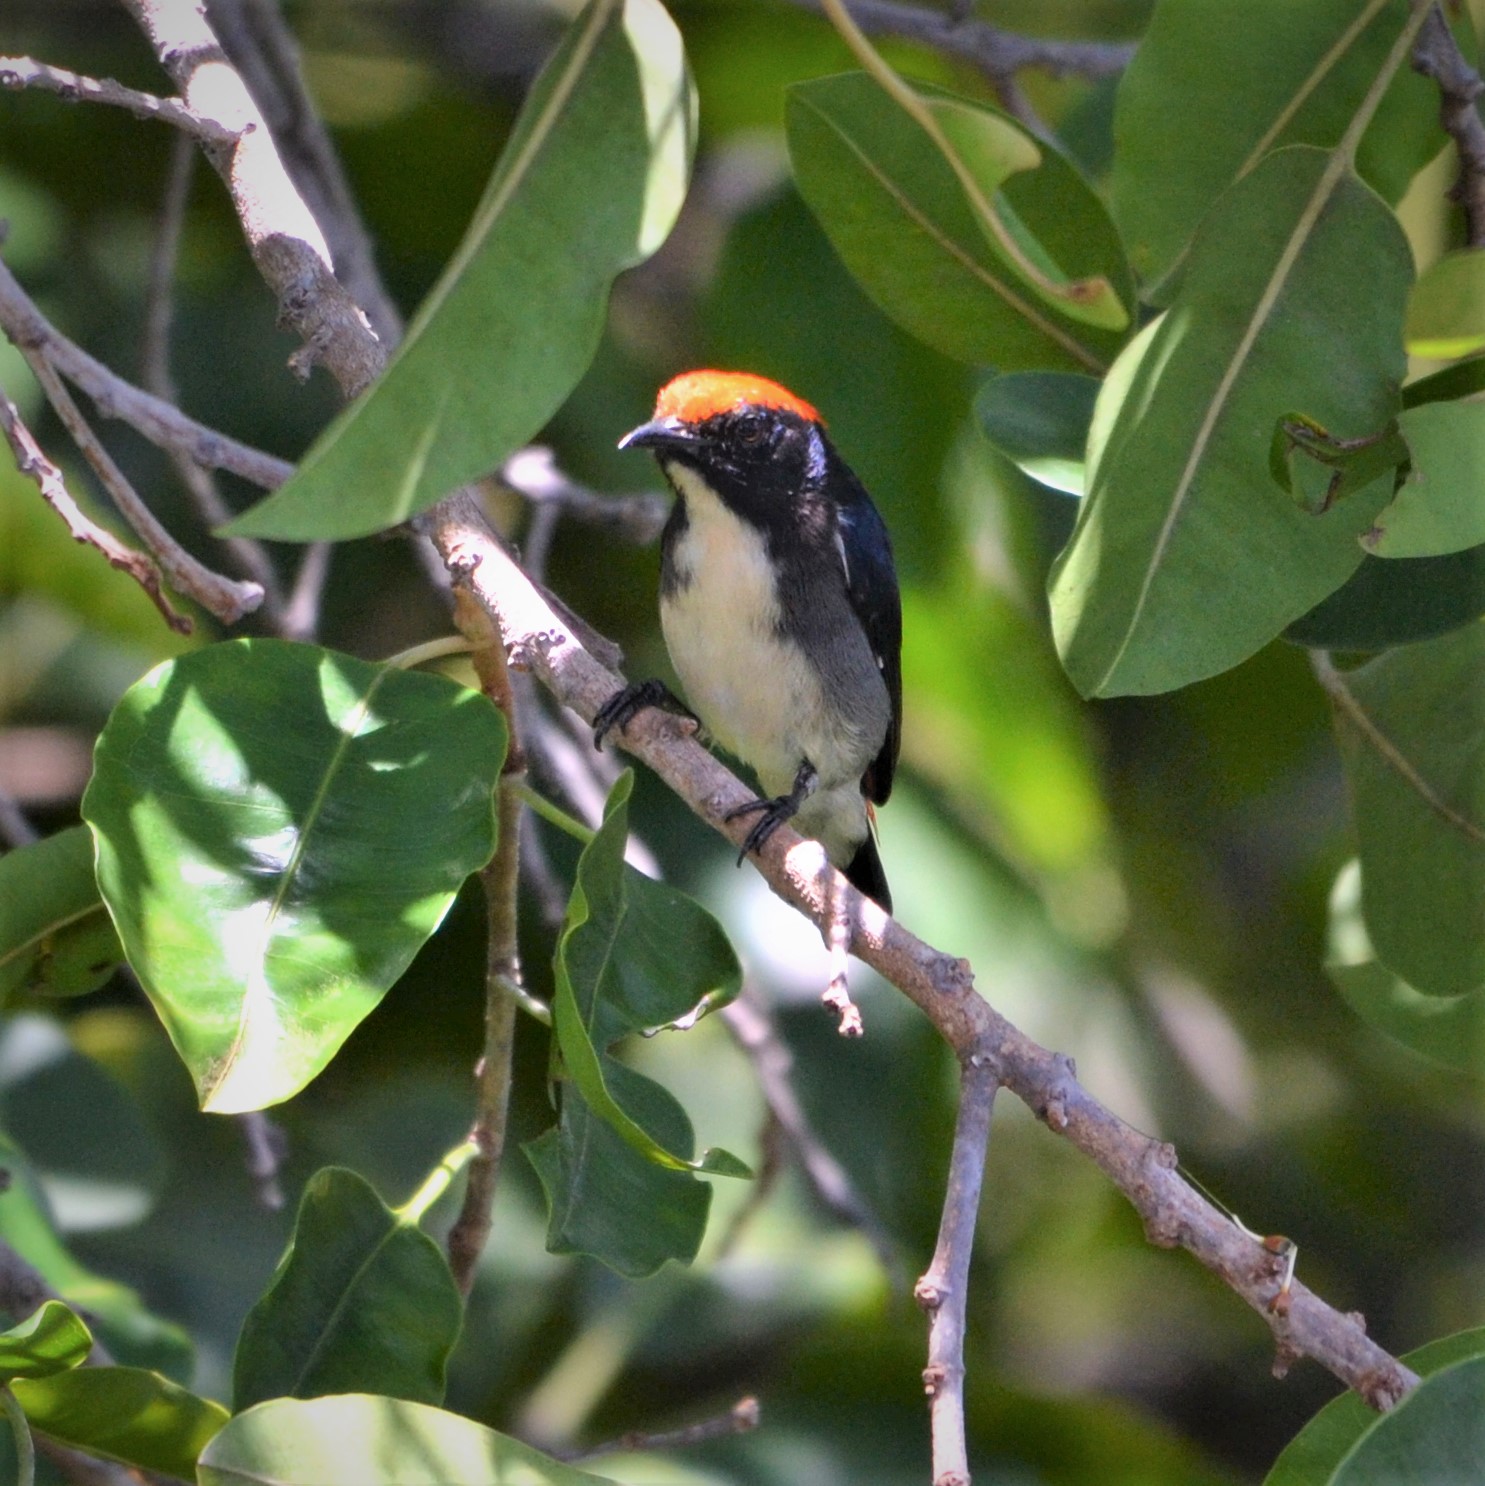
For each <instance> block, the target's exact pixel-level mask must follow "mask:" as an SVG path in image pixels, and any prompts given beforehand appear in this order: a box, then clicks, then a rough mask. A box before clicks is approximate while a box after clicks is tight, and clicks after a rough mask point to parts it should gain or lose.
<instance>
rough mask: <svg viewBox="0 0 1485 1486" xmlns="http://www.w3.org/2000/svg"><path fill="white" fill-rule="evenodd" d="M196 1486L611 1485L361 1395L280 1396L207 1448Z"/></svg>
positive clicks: (485, 1435) (463, 1422) (465, 1422)
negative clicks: (301, 1399) (272, 1485)
mask: <svg viewBox="0 0 1485 1486" xmlns="http://www.w3.org/2000/svg"><path fill="white" fill-rule="evenodd" d="M197 1479H198V1481H199V1483H200V1486H268V1483H274V1486H331V1483H335V1486H339V1483H342V1482H343V1483H345V1486H350V1483H352V1482H354V1483H355V1486H613V1482H612V1481H611V1480H610V1479H609V1478H608V1477H606V1476H595V1475H591V1474H590V1473H589V1472H587V1471H583V1470H578V1469H577V1468H576V1467H575V1466H570V1465H563V1464H561V1463H560V1462H559V1461H556V1460H552V1459H551V1458H550V1457H548V1456H546V1455H543V1454H542V1453H541V1452H540V1451H539V1450H533V1449H532V1448H531V1447H530V1446H529V1445H523V1444H521V1443H520V1441H519V1440H513V1439H511V1438H510V1437H509V1436H507V1435H503V1434H496V1433H495V1431H494V1430H493V1429H486V1428H485V1427H484V1425H482V1424H476V1423H475V1422H474V1421H473V1420H471V1419H464V1418H461V1417H460V1416H459V1415H457V1414H447V1413H445V1412H444V1411H443V1410H442V1409H434V1408H429V1407H428V1405H427V1404H420V1403H407V1402H405V1401H404V1400H402V1399H396V1398H377V1397H373V1396H371V1395H368V1394H364V1393H345V1394H340V1395H338V1396H336V1397H333V1398H316V1399H312V1400H310V1401H308V1402H303V1401H300V1400H299V1399H291V1398H278V1399H274V1400H273V1401H272V1402H269V1403H261V1404H259V1405H258V1406H257V1407H256V1408H251V1409H248V1410H247V1411H246V1412H245V1413H241V1414H238V1415H237V1416H236V1417H234V1418H233V1420H232V1422H231V1423H230V1424H228V1425H227V1427H226V1428H225V1429H223V1430H222V1432H221V1433H220V1434H218V1435H217V1436H216V1438H215V1439H213V1440H212V1442H211V1443H210V1444H209V1445H208V1446H207V1447H206V1450H205V1452H204V1453H203V1454H202V1456H201V1465H200V1471H199V1474H198V1477H197Z"/></svg>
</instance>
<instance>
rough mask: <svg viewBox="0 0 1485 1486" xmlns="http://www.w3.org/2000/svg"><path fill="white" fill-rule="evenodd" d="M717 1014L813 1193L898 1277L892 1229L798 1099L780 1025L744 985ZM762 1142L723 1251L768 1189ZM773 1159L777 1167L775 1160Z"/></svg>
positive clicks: (758, 997) (889, 1272)
mask: <svg viewBox="0 0 1485 1486" xmlns="http://www.w3.org/2000/svg"><path fill="white" fill-rule="evenodd" d="M721 1015H722V1021H723V1023H724V1024H725V1026H726V1028H727V1030H728V1031H729V1032H730V1033H731V1034H732V1036H733V1039H734V1041H736V1043H737V1045H738V1047H740V1048H741V1049H742V1051H743V1052H744V1054H746V1056H747V1058H748V1061H749V1062H750V1063H751V1064H752V1065H753V1072H754V1075H755V1077H756V1078H757V1080H758V1089H759V1092H760V1093H761V1094H762V1095H763V1102H764V1104H765V1105H766V1106H767V1108H768V1113H769V1119H770V1123H771V1125H772V1127H773V1128H774V1129H775V1130H776V1131H777V1133H778V1136H779V1139H780V1140H781V1142H782V1143H783V1144H784V1145H786V1146H787V1147H788V1149H789V1151H790V1152H792V1154H793V1156H794V1158H795V1160H797V1161H798V1162H799V1166H800V1170H801V1171H803V1173H804V1175H805V1179H806V1180H807V1181H808V1182H809V1185H810V1187H811V1188H812V1189H813V1191H814V1193H815V1195H816V1196H817V1197H818V1198H819V1199H820V1201H821V1202H822V1203H823V1204H824V1205H825V1207H826V1208H827V1209H828V1210H829V1211H830V1212H832V1213H834V1214H835V1215H836V1217H838V1218H840V1219H841V1220H842V1221H844V1222H846V1223H849V1224H850V1225H851V1227H853V1228H857V1229H859V1230H860V1231H861V1232H862V1233H863V1234H865V1236H866V1238H867V1239H868V1241H869V1242H870V1243H871V1246H872V1248H873V1249H875V1250H876V1255H877V1258H878V1260H880V1262H881V1265H882V1268H883V1269H885V1270H886V1271H887V1273H888V1274H889V1275H891V1276H893V1277H894V1279H895V1278H898V1277H900V1275H901V1268H902V1266H901V1263H900V1261H899V1259H898V1256H897V1249H896V1246H895V1245H894V1244H893V1242H892V1237H891V1235H890V1234H889V1233H888V1232H887V1230H886V1229H885V1228H884V1227H883V1226H882V1223H881V1220H880V1219H879V1218H878V1217H877V1215H876V1214H875V1213H874V1212H872V1210H871V1209H870V1208H869V1207H868V1206H867V1205H866V1203H865V1201H864V1200H863V1199H862V1197H861V1195H860V1193H859V1192H857V1191H856V1188H855V1187H854V1186H853V1185H852V1183H851V1178H850V1176H849V1175H847V1173H846V1170H845V1168H844V1167H843V1166H842V1165H841V1164H840V1162H839V1161H837V1160H836V1159H835V1157H834V1156H833V1155H831V1153H830V1151H829V1150H828V1149H826V1147H825V1144H824V1142H823V1141H821V1139H820V1137H819V1135H818V1134H816V1132H815V1129H814V1127H813V1126H812V1125H811V1124H810V1122H809V1117H808V1116H807V1115H806V1114H805V1112H804V1107H803V1105H801V1104H800V1102H799V1095H798V1094H797V1093H796V1092H795V1090H794V1080H793V1078H792V1076H791V1075H792V1072H793V1067H794V1058H793V1055H792V1054H791V1053H790V1051H789V1048H788V1045H787V1044H786V1043H785V1042H784V1040H783V1038H782V1037H780V1036H779V1033H778V1028H777V1027H776V1026H775V1025H774V1021H773V1017H772V1015H771V1014H770V1013H769V1010H768V1006H767V1004H766V1003H765V1002H764V1000H763V998H762V997H761V996H758V995H756V994H755V993H754V992H752V991H750V990H749V989H747V988H746V987H744V989H743V993H742V995H740V996H739V997H738V998H737V999H736V1000H735V1001H733V1002H732V1003H731V1004H730V1005H728V1006H724V1007H723V1008H722V1013H721ZM763 1145H764V1151H765V1154H764V1171H763V1173H760V1175H759V1178H758V1181H757V1182H756V1183H755V1184H754V1190H753V1191H752V1192H750V1193H749V1194H748V1200H747V1202H746V1203H745V1204H744V1206H743V1207H742V1208H741V1209H739V1211H738V1213H737V1215H736V1217H735V1218H734V1219H733V1221H732V1227H731V1229H730V1230H729V1231H728V1233H727V1235H726V1236H725V1237H724V1238H723V1240H722V1243H721V1245H720V1246H719V1247H720V1248H721V1249H722V1250H723V1251H725V1250H727V1249H728V1248H730V1247H731V1245H732V1244H733V1243H734V1242H735V1240H736V1235H737V1233H738V1231H739V1230H740V1228H741V1227H742V1225H743V1224H744V1223H745V1222H746V1221H747V1220H748V1218H749V1216H750V1215H751V1214H752V1213H753V1212H754V1211H755V1210H756V1208H757V1205H758V1203H760V1202H761V1201H762V1200H763V1199H764V1198H765V1197H766V1196H767V1195H768V1185H769V1184H768V1179H767V1173H768V1171H769V1168H770V1162H769V1158H768V1150H769V1146H770V1141H768V1140H766V1139H765V1141H764V1142H763ZM772 1164H773V1166H774V1168H775V1169H776V1168H777V1162H776V1161H775V1162H774V1163H772Z"/></svg>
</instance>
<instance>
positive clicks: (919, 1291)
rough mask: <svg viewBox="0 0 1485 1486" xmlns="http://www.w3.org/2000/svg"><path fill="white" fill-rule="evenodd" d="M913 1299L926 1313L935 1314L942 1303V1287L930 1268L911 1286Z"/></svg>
mask: <svg viewBox="0 0 1485 1486" xmlns="http://www.w3.org/2000/svg"><path fill="white" fill-rule="evenodd" d="M913 1299H914V1300H916V1301H917V1302H918V1304H919V1305H920V1306H922V1308H923V1309H924V1311H925V1312H927V1314H928V1315H930V1316H933V1315H937V1313H938V1308H939V1307H940V1306H941V1305H942V1304H943V1303H944V1288H943V1285H942V1284H940V1282H939V1281H938V1280H937V1279H935V1278H934V1277H933V1272H932V1271H931V1270H930V1271H929V1272H928V1273H927V1274H925V1275H924V1276H923V1277H922V1278H921V1279H920V1280H919V1281H918V1283H917V1284H916V1285H914V1286H913ZM930 1371H932V1369H930Z"/></svg>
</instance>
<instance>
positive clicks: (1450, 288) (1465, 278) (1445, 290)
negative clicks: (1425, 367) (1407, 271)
mask: <svg viewBox="0 0 1485 1486" xmlns="http://www.w3.org/2000/svg"><path fill="white" fill-rule="evenodd" d="M1406 339H1407V346H1408V352H1409V354H1410V355H1413V356H1427V357H1429V358H1430V359H1432V360H1435V361H1449V360H1452V359H1453V358H1454V357H1456V356H1472V355H1473V354H1474V353H1475V352H1476V351H1485V249H1482V248H1461V249H1460V250H1459V251H1458V252H1457V253H1446V254H1445V255H1444V256H1443V257H1442V258H1440V259H1439V261H1438V262H1437V263H1435V264H1433V265H1431V266H1430V267H1429V268H1427V269H1425V270H1424V272H1423V273H1422V274H1420V275H1419V277H1418V282H1417V283H1416V284H1414V285H1413V292H1412V293H1411V294H1410V295H1409V296H1408V317H1407V330H1406Z"/></svg>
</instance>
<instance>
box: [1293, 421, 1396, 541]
mask: <svg viewBox="0 0 1485 1486" xmlns="http://www.w3.org/2000/svg"><path fill="white" fill-rule="evenodd" d="M1407 463H1408V445H1407V441H1406V440H1405V439H1404V438H1403V436H1402V434H1401V433H1400V432H1399V430H1398V425H1397V423H1396V422H1395V421H1390V422H1388V423H1387V425H1386V426H1385V427H1384V428H1381V429H1379V430H1378V431H1377V432H1376V433H1371V434H1363V435H1362V436H1361V437H1359V438H1352V439H1340V438H1337V437H1336V436H1335V435H1334V434H1333V433H1331V431H1330V430H1329V429H1328V428H1322V427H1321V426H1320V425H1319V424H1318V423H1316V422H1315V420H1314V419H1313V418H1308V417H1306V416H1305V415H1304V414H1303V413H1291V414H1290V415H1289V416H1288V417H1286V418H1280V419H1279V422H1278V426H1277V427H1276V428H1275V430H1274V437H1273V442H1272V443H1271V444H1270V445H1269V456H1268V467H1269V473H1270V474H1272V475H1273V477H1274V481H1275V483H1276V484H1278V485H1279V486H1280V487H1281V488H1283V489H1284V490H1287V491H1288V492H1289V494H1290V495H1291V496H1293V497H1294V499H1295V500H1296V501H1298V502H1299V505H1300V508H1301V509H1302V510H1303V511H1305V512H1306V513H1307V514H1309V515H1311V516H1323V515H1324V514H1325V513H1326V512H1327V511H1328V510H1330V508H1331V507H1332V506H1334V505H1336V504H1337V503H1338V502H1340V501H1343V500H1346V499H1348V498H1349V497H1350V496H1353V495H1357V494H1359V493H1360V492H1362V491H1364V490H1366V489H1368V488H1369V487H1370V486H1372V485H1374V484H1375V483H1376V482H1377V481H1378V480H1388V481H1390V482H1391V484H1390V486H1389V488H1390V489H1394V490H1395V489H1396V488H1397V483H1398V481H1399V479H1400V478H1401V474H1402V471H1403V470H1404V469H1405V468H1406V467H1407ZM1363 540H1365V539H1364V538H1363Z"/></svg>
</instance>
